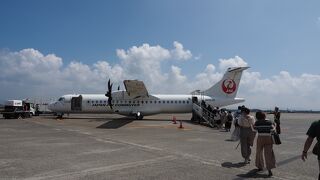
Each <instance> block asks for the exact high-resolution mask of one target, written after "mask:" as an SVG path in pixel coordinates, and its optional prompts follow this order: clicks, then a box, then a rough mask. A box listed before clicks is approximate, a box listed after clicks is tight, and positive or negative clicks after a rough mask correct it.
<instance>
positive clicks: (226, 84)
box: [222, 79, 237, 94]
mask: <svg viewBox="0 0 320 180" xmlns="http://www.w3.org/2000/svg"><path fill="white" fill-rule="evenodd" d="M236 89H237V84H236V83H235V82H234V80H233V79H225V80H224V81H223V83H222V90H223V92H225V93H226V94H232V93H233V92H235V91H236Z"/></svg>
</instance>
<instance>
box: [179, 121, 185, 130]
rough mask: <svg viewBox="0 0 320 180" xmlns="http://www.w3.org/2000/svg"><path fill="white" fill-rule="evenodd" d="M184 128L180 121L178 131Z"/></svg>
mask: <svg viewBox="0 0 320 180" xmlns="http://www.w3.org/2000/svg"><path fill="white" fill-rule="evenodd" d="M183 128H184V127H183V126H182V121H181V120H180V126H179V129H183Z"/></svg>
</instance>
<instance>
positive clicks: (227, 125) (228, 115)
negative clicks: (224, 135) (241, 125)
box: [225, 111, 233, 132]
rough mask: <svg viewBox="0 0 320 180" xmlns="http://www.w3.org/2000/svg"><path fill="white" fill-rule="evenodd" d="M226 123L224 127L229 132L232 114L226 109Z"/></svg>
mask: <svg viewBox="0 0 320 180" xmlns="http://www.w3.org/2000/svg"><path fill="white" fill-rule="evenodd" d="M226 119H227V120H226V123H225V129H226V131H227V132H230V129H231V125H232V121H233V116H232V114H231V111H228V114H227V117H226Z"/></svg>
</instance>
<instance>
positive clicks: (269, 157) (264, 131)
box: [254, 111, 276, 176]
mask: <svg viewBox="0 0 320 180" xmlns="http://www.w3.org/2000/svg"><path fill="white" fill-rule="evenodd" d="M256 119H257V121H256V122H255V124H254V128H255V129H256V131H257V132H258V138H257V150H256V166H257V168H258V171H262V170H263V168H264V159H265V161H266V167H267V170H268V176H272V171H271V169H273V168H275V167H276V159H275V155H274V152H273V141H272V137H271V134H272V132H273V131H275V126H274V124H273V123H272V122H271V121H270V120H267V119H266V114H265V113H264V112H262V111H258V112H257V113H256ZM263 156H264V158H263Z"/></svg>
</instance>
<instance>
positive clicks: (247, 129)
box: [238, 107, 255, 164]
mask: <svg viewBox="0 0 320 180" xmlns="http://www.w3.org/2000/svg"><path fill="white" fill-rule="evenodd" d="M254 123H255V120H254V117H253V116H251V115H250V109H248V108H246V107H243V108H241V116H240V118H239V121H238V124H239V126H240V145H241V155H242V157H243V158H244V163H245V164H249V163H250V161H251V160H250V155H251V146H253V140H254V136H253V132H254V131H253V125H254Z"/></svg>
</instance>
